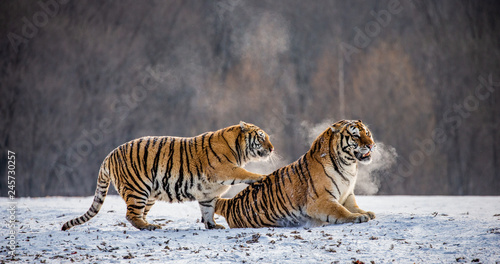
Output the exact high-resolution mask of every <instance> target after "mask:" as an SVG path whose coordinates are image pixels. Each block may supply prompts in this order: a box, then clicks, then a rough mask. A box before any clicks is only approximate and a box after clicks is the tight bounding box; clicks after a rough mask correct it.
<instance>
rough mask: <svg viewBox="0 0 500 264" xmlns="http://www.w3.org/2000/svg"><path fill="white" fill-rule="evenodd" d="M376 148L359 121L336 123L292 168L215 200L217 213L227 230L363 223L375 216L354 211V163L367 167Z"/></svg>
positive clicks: (366, 129) (272, 174)
mask: <svg viewBox="0 0 500 264" xmlns="http://www.w3.org/2000/svg"><path fill="white" fill-rule="evenodd" d="M374 146H375V143H374V141H373V138H372V136H371V133H370V131H369V130H368V128H367V127H366V126H365V125H364V124H363V123H362V122H361V120H358V121H346V120H342V121H339V122H337V123H335V124H333V125H332V126H331V127H329V128H328V129H326V130H325V131H324V132H323V133H322V134H321V135H319V136H318V137H317V138H316V140H315V141H314V143H313V144H312V146H311V148H310V149H309V151H308V152H307V153H306V154H304V155H303V156H302V157H300V158H299V159H298V160H297V161H295V162H294V163H292V164H290V165H288V166H285V167H283V168H280V169H278V170H276V171H275V172H273V173H271V174H270V175H268V176H266V177H265V178H264V179H262V180H261V181H258V182H255V183H253V184H251V185H250V186H248V187H247V188H246V189H244V190H242V191H241V192H240V193H238V194H237V195H236V196H235V197H233V198H232V199H223V198H220V199H217V202H216V206H215V213H216V214H219V215H222V216H224V217H225V218H226V220H227V223H228V224H229V226H230V227H231V228H241V227H279V226H300V225H305V224H309V225H313V226H315V225H322V224H326V223H346V222H354V223H360V222H366V221H368V220H370V219H373V218H375V214H374V213H373V212H367V211H364V210H362V209H360V208H359V207H358V205H357V204H356V199H355V196H354V192H353V190H354V185H355V183H356V176H357V171H358V162H362V163H369V162H371V151H372V149H373V147H374Z"/></svg>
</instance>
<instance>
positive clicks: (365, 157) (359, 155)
mask: <svg viewBox="0 0 500 264" xmlns="http://www.w3.org/2000/svg"><path fill="white" fill-rule="evenodd" d="M373 148H375V145H366V146H364V147H360V148H359V149H358V150H357V151H354V155H355V156H356V159H358V160H359V161H360V162H361V163H364V164H368V163H370V162H371V161H372V151H373Z"/></svg>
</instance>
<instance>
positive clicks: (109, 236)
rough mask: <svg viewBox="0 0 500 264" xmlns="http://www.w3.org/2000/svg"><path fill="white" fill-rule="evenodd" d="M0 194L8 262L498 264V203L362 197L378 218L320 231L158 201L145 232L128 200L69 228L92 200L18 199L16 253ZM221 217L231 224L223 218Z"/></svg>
mask: <svg viewBox="0 0 500 264" xmlns="http://www.w3.org/2000/svg"><path fill="white" fill-rule="evenodd" d="M10 202H11V201H10V200H8V199H7V198H0V208H1V212H2V213H1V220H2V225H1V232H2V235H3V239H2V241H3V242H2V243H1V245H0V262H1V263H11V262H13V260H14V262H19V263H70V262H77V263H90V262H91V263H94V262H95V263H128V262H131V263H190V264H191V263H353V262H355V263H361V262H364V263H389V262H394V263H456V262H459V263H460V262H463V263H473V262H480V263H500V197H449V196H448V197H442V196H359V197H358V204H359V205H360V207H361V208H363V209H366V210H371V211H373V212H375V213H376V214H377V218H376V219H375V220H373V221H369V222H367V223H362V224H341V225H330V226H324V227H316V228H304V227H300V228H260V229H225V230H205V229H204V228H203V225H202V224H201V223H200V222H199V219H200V212H199V208H198V205H197V203H183V204H168V203H164V202H157V203H156V205H155V206H154V207H153V209H152V210H151V212H150V214H149V216H148V219H149V221H150V222H154V223H156V224H160V225H162V226H163V229H161V230H156V231H139V230H137V229H135V228H134V227H132V226H131V225H130V224H129V223H128V222H127V220H126V219H125V203H124V201H123V200H121V198H120V197H118V196H108V197H107V198H106V201H105V203H104V206H103V208H102V209H101V211H100V213H99V214H98V215H97V216H96V217H95V218H94V219H92V220H91V221H89V222H88V223H86V224H84V225H81V226H76V227H74V228H73V229H70V230H69V232H68V231H66V232H63V231H60V229H61V226H62V224H63V223H64V222H65V221H67V220H69V219H72V218H74V217H76V216H80V215H81V214H83V213H84V212H85V211H86V210H87V209H88V207H89V206H90V204H91V202H92V197H48V198H20V199H17V200H15V202H16V204H15V210H16V215H15V216H16V220H17V221H18V222H16V226H15V230H16V231H17V235H16V239H15V243H16V244H17V248H16V249H15V254H16V255H15V257H14V258H11V257H9V256H8V254H9V251H10V249H9V248H8V247H7V245H8V244H9V243H11V240H12V239H11V238H10V236H9V232H10V227H9V225H8V223H9V217H10V211H8V209H9V208H11V206H12V204H10ZM216 221H217V222H218V223H220V224H223V225H225V226H226V227H227V224H226V222H225V220H224V218H222V217H218V218H217V219H216Z"/></svg>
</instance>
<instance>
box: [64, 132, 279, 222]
mask: <svg viewBox="0 0 500 264" xmlns="http://www.w3.org/2000/svg"><path fill="white" fill-rule="evenodd" d="M272 151H273V145H272V144H271V142H270V140H269V136H268V135H267V134H266V133H265V132H264V131H263V130H261V129H260V128H259V127H257V126H255V125H252V124H247V123H245V122H240V124H239V125H235V126H230V127H227V128H224V129H221V130H218V131H215V132H207V133H204V134H202V135H199V136H196V137H192V138H180V137H167V136H165V137H143V138H139V139H135V140H132V141H130V142H128V143H125V144H123V145H121V146H119V147H118V148H116V149H115V150H113V151H112V152H111V153H109V154H108V156H107V157H106V158H105V159H104V161H103V163H102V165H101V168H100V170H99V177H98V179H97V188H96V191H95V196H94V201H93V203H92V205H91V206H90V208H89V210H88V211H87V212H86V213H85V214H84V215H82V216H80V217H78V218H75V219H73V220H70V221H68V222H66V223H65V224H64V225H63V227H62V230H67V229H69V228H71V227H73V226H75V225H81V224H83V223H85V222H87V221H89V220H90V219H91V218H92V217H94V216H95V215H96V214H97V213H98V212H99V210H100V208H101V206H102V204H103V203H104V198H105V197H106V195H107V192H108V188H109V184H110V182H113V184H114V186H115V188H116V190H117V192H118V193H119V194H120V195H121V196H122V198H123V199H124V200H125V202H126V204H127V214H126V218H127V220H128V221H129V222H130V223H131V224H132V225H133V226H134V227H136V228H138V229H148V230H154V229H156V228H160V226H158V225H152V224H149V223H148V222H147V221H146V215H147V214H148V212H149V210H150V209H151V207H152V206H153V204H154V203H155V201H156V200H162V201H167V202H182V201H193V200H197V201H198V202H199V205H200V208H201V213H202V222H204V224H205V227H206V228H208V229H211V228H224V227H223V226H221V225H217V224H216V223H215V221H214V206H215V201H216V200H215V198H216V197H218V196H220V195H221V194H222V193H224V192H225V191H227V189H228V188H229V186H227V185H232V184H237V183H252V182H255V181H258V180H260V179H262V177H263V175H261V174H255V173H251V172H248V171H246V170H245V169H243V168H242V166H244V165H245V164H246V163H248V162H250V161H255V160H259V159H266V158H267V157H269V156H270V154H271V152H272Z"/></svg>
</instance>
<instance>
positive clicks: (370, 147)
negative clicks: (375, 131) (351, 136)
mask: <svg viewBox="0 0 500 264" xmlns="http://www.w3.org/2000/svg"><path fill="white" fill-rule="evenodd" d="M366 146H367V147H368V148H369V149H370V150H372V149H373V147H375V144H371V145H366Z"/></svg>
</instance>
